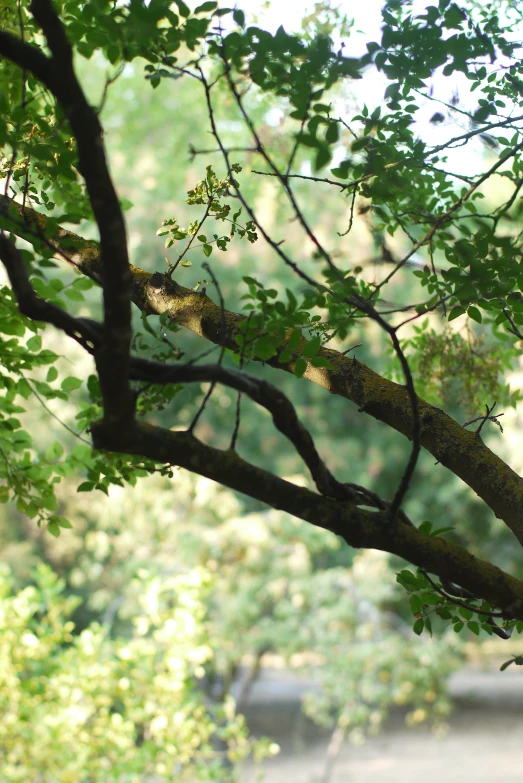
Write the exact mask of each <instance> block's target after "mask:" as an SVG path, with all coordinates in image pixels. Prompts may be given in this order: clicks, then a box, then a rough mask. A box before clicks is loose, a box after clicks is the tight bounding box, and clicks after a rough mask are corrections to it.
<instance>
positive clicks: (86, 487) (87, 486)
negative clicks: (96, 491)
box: [76, 481, 94, 492]
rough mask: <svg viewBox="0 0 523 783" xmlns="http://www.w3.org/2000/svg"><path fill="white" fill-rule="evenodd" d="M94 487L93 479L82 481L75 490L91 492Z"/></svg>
mask: <svg viewBox="0 0 523 783" xmlns="http://www.w3.org/2000/svg"><path fill="white" fill-rule="evenodd" d="M93 487H94V482H93V481H83V482H82V483H81V484H80V486H79V487H77V488H76V491H77V492H91V490H92V489H93Z"/></svg>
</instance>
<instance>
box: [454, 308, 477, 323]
mask: <svg viewBox="0 0 523 783" xmlns="http://www.w3.org/2000/svg"><path fill="white" fill-rule="evenodd" d="M467 315H468V316H469V318H472V320H473V321H476V322H477V323H478V324H480V323H481V322H482V320H483V318H482V316H481V313H480V311H479V310H478V308H477V307H474V306H473V305H471V306H470V307H469V308H468V310H467ZM449 320H450V319H449Z"/></svg>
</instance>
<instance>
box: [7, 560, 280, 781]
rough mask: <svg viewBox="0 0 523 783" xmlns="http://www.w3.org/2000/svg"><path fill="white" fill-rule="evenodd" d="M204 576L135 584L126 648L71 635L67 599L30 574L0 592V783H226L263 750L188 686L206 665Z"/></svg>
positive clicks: (51, 578) (94, 629) (103, 636)
mask: <svg viewBox="0 0 523 783" xmlns="http://www.w3.org/2000/svg"><path fill="white" fill-rule="evenodd" d="M209 578H210V577H209V574H207V573H206V572H205V571H204V570H203V569H196V570H193V571H192V572H190V573H188V574H186V575H183V576H178V577H172V578H170V579H163V580H160V579H157V578H154V577H152V576H150V575H147V574H145V573H144V574H142V575H141V576H137V577H136V580H137V582H138V583H139V587H138V585H137V587H138V589H139V591H140V611H139V612H138V613H137V614H135V615H134V616H133V618H132V623H133V626H134V631H133V635H132V636H131V637H130V638H127V639H123V638H120V639H119V638H116V639H111V637H110V636H109V635H108V633H107V629H106V628H104V627H103V626H100V625H98V624H93V625H91V626H90V627H88V628H86V629H84V630H83V631H82V632H81V633H80V634H79V635H75V634H74V623H73V622H71V621H70V620H69V617H70V615H71V612H72V611H73V608H74V605H75V603H76V602H75V599H74V598H65V597H64V596H63V589H64V583H63V581H62V580H59V579H58V578H57V577H56V576H55V575H54V574H53V573H52V571H51V570H50V569H49V568H46V567H44V566H41V567H40V568H39V570H38V571H37V573H36V574H35V584H34V586H32V587H26V588H25V589H24V590H22V591H20V592H19V593H13V592H12V589H11V585H10V578H9V574H8V572H7V571H6V570H5V569H4V571H3V573H2V582H1V596H2V597H1V604H0V607H1V615H0V616H1V621H0V622H1V629H2V633H1V634H0V640H1V659H2V673H1V675H0V683H1V687H0V694H1V696H0V698H1V700H2V715H3V720H2V727H1V729H0V748H1V750H0V754H1V756H2V770H3V772H2V774H3V777H4V780H9V781H16V780H28V779H36V778H39V779H41V780H42V781H47V780H49V781H51V780H52V781H55V780H60V781H64V783H65V781H77V780H89V781H102V780H103V781H107V780H115V781H116V780H123V779H128V778H129V776H131V777H132V779H133V780H145V779H149V776H151V775H160V776H162V777H165V776H172V775H173V774H174V775H176V777H177V779H178V780H202V781H210V780H230V779H232V778H231V777H230V776H231V774H232V772H231V769H230V768H228V766H227V764H226V763H224V759H223V752H219V751H218V750H216V749H215V747H214V740H215V738H216V737H220V738H221V739H222V740H223V741H224V743H225V748H226V751H225V752H226V754H227V757H228V758H229V759H230V760H237V759H239V758H244V757H245V756H246V755H247V754H249V753H250V752H251V751H252V750H253V749H254V748H256V750H257V752H258V753H260V754H262V755H263V754H264V753H265V752H269V746H268V745H267V746H264V743H263V742H260V743H258V746H257V747H256V745H252V744H251V743H249V742H248V741H247V739H246V735H245V727H244V724H243V722H242V720H241V719H239V718H236V717H235V716H234V707H233V704H232V703H231V702H230V701H229V702H225V703H224V704H223V705H222V707H214V708H212V709H211V708H209V706H208V705H207V704H206V700H205V696H204V693H203V691H202V690H201V689H200V688H198V681H199V680H201V678H202V677H203V674H204V666H205V664H206V663H207V662H208V661H209V660H210V658H211V657H212V650H211V648H210V639H209V636H208V633H207V630H206V627H205V624H204V623H203V619H204V604H203V600H204V596H205V592H206V591H207V590H208V589H209V586H210V581H209Z"/></svg>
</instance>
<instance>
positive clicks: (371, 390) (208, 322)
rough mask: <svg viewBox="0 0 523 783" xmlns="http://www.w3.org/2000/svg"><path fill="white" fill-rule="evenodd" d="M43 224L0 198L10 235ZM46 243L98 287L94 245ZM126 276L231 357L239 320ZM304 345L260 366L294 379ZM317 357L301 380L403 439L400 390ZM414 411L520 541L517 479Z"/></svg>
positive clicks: (472, 443)
mask: <svg viewBox="0 0 523 783" xmlns="http://www.w3.org/2000/svg"><path fill="white" fill-rule="evenodd" d="M46 223H47V221H46V218H45V216H43V215H41V214H40V213H38V212H36V211H35V210H33V209H30V208H28V207H25V208H22V206H21V205H20V204H18V203H17V202H15V201H14V200H12V199H9V198H7V197H4V198H3V199H0V227H3V228H5V229H8V230H10V231H12V232H13V233H16V234H18V235H19V236H21V237H23V238H24V239H26V240H28V241H29V242H32V243H33V244H35V246H36V247H37V248H38V246H39V245H40V244H41V242H42V236H45V235H46ZM35 227H36V228H35ZM47 241H52V243H53V244H54V245H55V247H56V254H57V256H62V257H65V258H66V260H69V261H71V262H73V263H74V264H75V266H76V267H77V268H78V269H79V270H80V271H82V272H83V273H84V274H86V275H87V276H89V277H90V278H92V279H93V280H95V281H97V282H99V283H100V282H101V276H102V265H101V260H100V251H99V248H98V245H97V243H96V242H91V241H86V240H84V239H82V238H81V237H79V236H78V235H76V234H74V233H72V232H69V231H66V230H65V229H62V228H60V229H58V230H56V231H54V228H53V233H52V235H51V236H50V237H49V238H48V240H47ZM131 272H132V277H133V284H132V299H133V302H134V303H135V305H136V306H137V307H138V308H139V309H140V310H141V311H142V312H144V313H146V314H155V315H161V314H163V313H166V314H167V315H168V316H169V317H170V318H171V319H172V321H174V322H176V323H178V324H180V325H181V326H184V327H185V328H187V329H190V330H191V331H192V332H194V333H195V334H198V335H200V336H201V337H204V338H205V339H206V340H209V341H211V342H213V343H215V344H216V345H222V346H225V347H226V348H228V349H230V350H231V351H234V352H236V353H238V352H239V350H240V349H239V348H238V343H237V342H236V340H235V338H236V337H238V336H240V335H242V331H241V326H242V324H243V323H244V322H245V321H246V320H247V316H244V315H242V314H239V313H234V312H231V311H229V310H225V311H223V310H222V309H221V308H220V307H218V306H217V305H216V304H215V303H214V302H213V301H212V300H211V299H210V298H209V297H208V296H207V295H206V294H202V293H197V292H195V291H193V290H192V289H189V288H184V287H183V286H181V285H178V284H177V283H176V282H174V281H169V280H165V284H164V285H163V286H162V287H161V288H160V289H156V287H154V288H153V287H151V286H149V285H148V281H149V280H150V279H151V278H152V275H151V274H150V273H149V272H146V271H144V270H142V269H140V268H139V267H135V266H131ZM307 343H308V341H307V340H306V339H305V338H302V340H301V342H300V345H299V346H298V348H297V349H296V350H294V351H293V357H292V359H291V360H290V361H288V362H280V361H279V359H278V355H276V356H275V357H273V358H272V359H269V360H268V361H266V362H265V363H266V364H270V365H272V366H273V367H276V368H278V369H280V370H284V371H285V372H289V373H294V367H295V364H296V360H297V359H298V358H300V357H301V354H302V352H303V349H304V348H305V346H306V345H307ZM287 344H288V340H287V339H285V340H284V341H283V342H282V344H281V346H280V348H279V350H278V353H280V352H281V351H282V350H283V349H284V348H285V347H286V346H287ZM318 356H321V357H323V358H325V359H327V360H328V361H329V362H331V363H332V365H333V369H332V370H329V369H327V368H324V367H314V366H313V365H312V364H311V363H310V362H309V361H308V362H307V368H306V370H305V373H304V378H306V379H307V380H309V381H313V382H314V383H317V384H318V385H319V386H322V387H323V388H325V389H327V390H328V391H329V392H330V393H331V394H338V395H339V396H341V397H345V398H346V399H349V400H351V401H352V402H354V403H355V404H356V405H357V406H358V409H359V410H360V411H362V412H364V413H367V414H368V415H370V416H372V417H373V418H375V419H378V420H379V421H382V422H383V423H384V424H386V425H387V426H389V427H391V428H392V429H395V430H397V431H398V432H401V433H402V434H403V435H405V436H406V437H407V438H410V437H411V433H412V407H411V402H410V398H409V395H408V392H407V390H406V389H405V387H404V386H401V385H399V384H397V383H394V382H393V381H389V380H387V379H386V378H382V377H381V376H380V375H378V374H377V373H375V372H374V371H373V370H371V369H370V367H367V366H366V365H365V364H363V363H362V362H360V361H358V360H357V359H351V358H349V357H348V356H344V355H343V354H341V353H340V352H339V351H335V350H332V349H330V348H320V350H319V352H318ZM254 358H255V357H254ZM255 360H256V359H255ZM418 406H419V418H420V423H421V433H420V442H421V445H422V446H423V448H425V449H426V450H427V451H429V452H430V453H431V454H432V455H433V456H434V458H435V459H436V460H437V461H438V462H440V463H441V464H442V465H444V466H445V467H447V468H448V469H449V470H451V471H452V472H453V473H454V474H455V475H456V476H458V477H459V478H461V479H462V481H464V482H465V483H466V484H468V486H470V487H471V488H472V489H473V490H474V492H476V493H477V495H479V497H480V498H481V499H482V500H483V501H484V502H485V503H486V504H487V505H488V506H489V507H490V508H491V509H492V510H493V511H494V513H495V514H496V516H498V517H499V518H500V519H502V520H503V521H504V522H505V524H506V525H507V526H508V527H509V528H510V529H511V530H512V532H513V533H514V535H515V536H516V538H517V539H518V540H519V541H520V542H521V543H523V511H522V510H523V479H522V478H521V477H520V476H518V475H517V473H515V472H514V471H513V470H512V469H511V468H510V467H509V466H508V465H507V464H506V463H505V462H503V460H502V459H500V458H499V457H498V456H497V455H496V454H494V453H493V452H492V451H491V450H490V449H489V448H488V447H487V446H486V445H485V444H484V443H483V441H482V440H481V438H480V437H479V436H478V435H477V434H476V433H474V432H469V431H468V430H466V429H463V427H462V426H461V424H459V422H457V421H455V420H454V419H452V418H451V417H450V416H448V415H447V414H446V413H445V412H444V411H442V410H440V409H439V408H436V407H435V406H433V405H430V404H429V403H427V402H425V401H424V400H422V399H421V398H419V397H418Z"/></svg>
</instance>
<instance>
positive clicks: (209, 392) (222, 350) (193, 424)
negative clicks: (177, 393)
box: [187, 220, 225, 433]
mask: <svg viewBox="0 0 523 783" xmlns="http://www.w3.org/2000/svg"><path fill="white" fill-rule="evenodd" d="M202 223H203V220H202ZM200 225H201V223H200ZM202 267H203V268H204V269H205V270H206V271H207V272H208V273H209V274H210V276H211V278H212V281H213V283H214V285H215V287H216V290H217V292H218V298H219V300H220V309H221V319H222V322H221V332H222V337H224V336H225V303H224V301H223V296H222V292H221V289H220V284H219V283H218V280H217V279H216V277H215V275H214V273H213V271H212V269H211V267H210V266H209V264H208V263H207V262H205V263H204V264H202ZM224 354H225V340H224V341H223V344H222V346H221V348H220V355H219V357H218V366H221V364H222V361H223V356H224ZM215 387H216V381H211V385H210V386H209V388H208V389H207V392H206V394H205V396H204V398H203V400H202V402H201V405H200V407H199V409H198V410H197V412H196V415H195V416H194V419H193V420H192V422H191V424H190V426H189V428H188V430H187V431H188V432H191V433H192V432H194V429H195V427H196V425H197V424H198V419H199V418H200V416H201V415H202V413H203V412H204V410H205V407H206V405H207V403H208V402H209V400H210V398H211V395H212V393H213V391H214V389H215Z"/></svg>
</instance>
